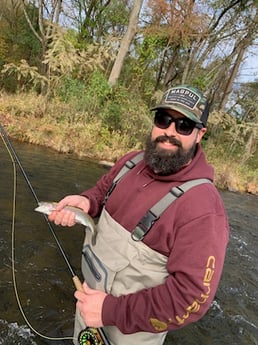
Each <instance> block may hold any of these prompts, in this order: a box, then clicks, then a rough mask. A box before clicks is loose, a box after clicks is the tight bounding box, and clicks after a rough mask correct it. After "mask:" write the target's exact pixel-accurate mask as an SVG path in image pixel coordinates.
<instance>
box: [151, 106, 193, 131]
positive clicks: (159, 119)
mask: <svg viewBox="0 0 258 345" xmlns="http://www.w3.org/2000/svg"><path fill="white" fill-rule="evenodd" d="M172 122H175V127H176V131H177V133H179V134H182V135H190V134H191V133H192V131H193V129H194V128H195V126H196V123H195V122H193V121H191V120H189V119H187V118H182V119H174V118H173V117H172V116H170V115H169V114H167V113H166V112H160V111H157V112H156V114H155V118H154V124H155V126H157V127H158V128H161V129H166V128H168V127H169V126H170V125H171V123H172Z"/></svg>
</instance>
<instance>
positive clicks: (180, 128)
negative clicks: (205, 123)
mask: <svg viewBox="0 0 258 345" xmlns="http://www.w3.org/2000/svg"><path fill="white" fill-rule="evenodd" d="M175 123H176V131H177V132H178V133H179V134H183V135H190V134H191V133H192V131H193V129H194V127H195V122H193V121H191V120H188V119H176V121H175Z"/></svg>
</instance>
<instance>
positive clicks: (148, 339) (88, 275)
mask: <svg viewBox="0 0 258 345" xmlns="http://www.w3.org/2000/svg"><path fill="white" fill-rule="evenodd" d="M95 236H96V237H95ZM82 253H83V255H82V273H83V276H84V279H85V281H86V282H87V284H88V285H89V286H90V287H91V288H93V289H98V290H102V291H105V292H107V293H110V294H112V295H114V296H120V295H123V294H124V295H127V294H129V293H134V292H136V291H139V290H142V289H144V288H150V287H154V286H156V285H159V284H162V283H163V282H164V281H165V279H166V277H167V276H168V272H167V270H166V263H167V257H166V256H164V255H162V254H160V253H158V252H156V251H154V250H152V249H151V248H149V247H147V246H146V245H145V244H144V243H143V242H141V241H134V240H133V239H132V238H131V234H130V232H128V231H127V230H126V229H124V228H123V227H122V226H121V225H120V224H118V223H117V222H116V221H115V220H114V219H113V218H112V217H111V216H110V215H109V214H108V212H107V211H106V210H105V209H104V210H103V211H102V214H101V217H100V220H99V223H98V225H97V234H95V235H94V234H92V233H91V232H89V231H86V236H85V242H84V245H83V252H82ZM104 263H105V264H104ZM85 327H86V325H85V323H84V321H83V319H82V318H81V316H80V315H79V313H78V312H76V319H75V333H74V336H75V338H76V339H77V338H78V334H79V332H80V331H81V330H82V329H84V328H85ZM103 330H104V332H105V334H106V336H107V337H108V339H109V341H110V343H111V344H112V345H132V344H148V345H161V344H163V342H164V340H165V336H166V333H167V332H162V333H149V332H138V333H134V334H129V335H127V334H126V335H125V334H122V333H121V332H120V331H119V329H118V328H117V327H115V326H107V327H103ZM74 344H76V345H77V344H78V342H76V341H75V342H74Z"/></svg>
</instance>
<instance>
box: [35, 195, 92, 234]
mask: <svg viewBox="0 0 258 345" xmlns="http://www.w3.org/2000/svg"><path fill="white" fill-rule="evenodd" d="M56 206H57V202H54V201H39V202H38V207H36V208H35V209H34V211H37V212H40V213H43V214H45V215H47V216H48V215H49V214H50V213H51V212H52V211H55V209H56ZM64 209H65V210H69V211H72V212H74V213H75V222H76V223H78V224H82V225H84V226H85V227H87V228H89V229H90V231H91V232H92V233H95V231H96V225H95V222H94V220H93V219H92V218H91V216H90V215H89V214H88V213H86V212H84V211H83V210H82V209H81V208H79V207H74V206H65V207H64Z"/></svg>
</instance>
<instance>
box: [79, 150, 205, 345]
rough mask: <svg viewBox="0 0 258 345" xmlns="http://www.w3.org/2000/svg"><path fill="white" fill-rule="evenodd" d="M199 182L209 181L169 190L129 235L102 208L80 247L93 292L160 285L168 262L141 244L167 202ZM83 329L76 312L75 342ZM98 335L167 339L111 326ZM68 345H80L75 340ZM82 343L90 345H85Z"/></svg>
mask: <svg viewBox="0 0 258 345" xmlns="http://www.w3.org/2000/svg"><path fill="white" fill-rule="evenodd" d="M142 159H143V153H140V154H137V155H136V156H135V157H133V158H132V159H131V160H129V161H127V162H126V163H125V165H124V166H123V167H122V169H121V170H120V172H119V173H118V175H117V176H116V177H115V178H114V180H113V183H112V185H111V187H110V189H109V191H108V193H107V195H106V198H105V200H104V203H103V204H104V205H105V203H106V201H107V199H108V198H109V196H110V195H111V193H112V191H113V190H114V188H115V187H116V185H117V184H118V183H119V181H120V180H121V178H122V177H123V176H124V175H125V174H126V173H127V172H128V171H130V170H131V169H132V168H134V167H135V166H136V164H137V163H139V162H140V161H141V160H142ZM202 183H212V182H211V181H210V180H208V179H197V180H191V181H188V182H186V183H183V184H182V185H180V186H178V187H173V188H172V189H171V190H170V191H169V193H167V194H166V195H165V196H164V197H163V198H162V199H161V200H159V201H158V202H157V203H156V204H155V205H154V206H153V207H152V208H151V209H150V210H148V211H147V212H146V214H145V215H144V216H143V218H142V219H141V220H140V221H139V223H138V225H137V226H136V228H135V229H134V230H133V232H132V233H130V232H128V231H127V230H126V229H125V228H124V227H122V226H121V225H120V224H118V223H117V222H116V221H115V220H114V219H113V218H112V217H111V215H110V214H109V213H108V212H107V210H106V209H105V207H103V211H102V213H101V216H100V219H99V222H98V224H97V231H96V233H95V234H93V233H92V232H90V231H86V236H85V240H84V244H83V250H82V264H81V268H82V273H83V276H84V279H85V281H86V282H87V284H88V285H89V286H90V287H91V288H93V289H98V290H102V291H105V292H107V293H108V294H112V295H113V296H120V295H123V294H124V295H127V294H129V293H135V292H137V291H140V290H142V289H145V288H151V287H155V286H157V285H160V284H162V283H164V282H165V280H166V278H167V277H168V272H167V269H166V264H167V260H168V258H167V257H166V256H165V255H162V254H160V253H158V252H156V251H154V250H153V249H151V248H149V247H148V246H147V245H146V244H145V243H143V242H142V240H143V238H144V236H145V235H146V234H147V233H148V231H149V230H150V229H151V227H152V225H153V224H154V223H155V221H157V220H158V219H159V217H160V215H161V214H162V213H163V212H164V211H165V209H166V208H167V207H168V206H170V205H171V203H172V202H174V201H175V200H176V199H177V198H179V197H180V196H181V195H183V194H184V193H185V192H186V191H187V190H189V189H190V188H192V187H194V186H197V185H199V184H202ZM85 327H86V325H85V323H84V321H83V319H82V318H81V316H80V315H79V313H78V311H76V318H75V328H74V337H75V339H78V334H80V332H81V331H82V330H83V329H85ZM101 330H103V332H104V334H105V335H106V337H107V338H108V339H109V342H110V344H111V345H134V344H135V345H141V344H146V345H162V344H163V342H164V340H165V337H166V334H167V332H166V331H165V332H161V333H151V332H137V333H134V334H123V333H121V332H120V330H119V329H118V328H117V327H115V326H105V327H103V328H102V329H101ZM74 344H76V345H78V344H80V343H79V341H75V342H74ZM81 344H83V343H81ZM85 344H87V345H88V344H89V345H90V344H91V343H85ZM92 344H94V343H92ZM99 344H102V343H101V342H100V343H99ZM103 344H105V343H103Z"/></svg>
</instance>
